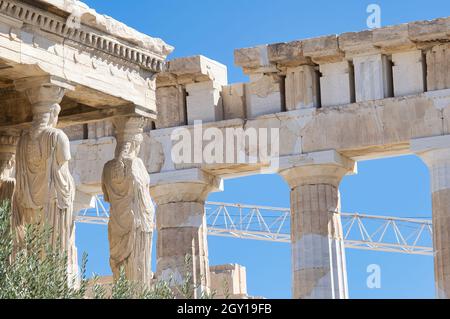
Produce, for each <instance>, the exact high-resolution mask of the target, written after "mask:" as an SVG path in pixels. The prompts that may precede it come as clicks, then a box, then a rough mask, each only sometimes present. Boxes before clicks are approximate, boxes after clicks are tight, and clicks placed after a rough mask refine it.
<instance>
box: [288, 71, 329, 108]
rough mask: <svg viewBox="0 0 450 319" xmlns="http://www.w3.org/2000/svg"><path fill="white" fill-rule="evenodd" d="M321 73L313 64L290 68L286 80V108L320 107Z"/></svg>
mask: <svg viewBox="0 0 450 319" xmlns="http://www.w3.org/2000/svg"><path fill="white" fill-rule="evenodd" d="M319 87H320V82H319V75H318V72H317V70H316V68H315V66H312V65H302V66H299V67H296V68H288V69H287V74H286V81H285V92H286V110H287V111H292V110H296V109H304V108H312V107H319V105H320V92H319Z"/></svg>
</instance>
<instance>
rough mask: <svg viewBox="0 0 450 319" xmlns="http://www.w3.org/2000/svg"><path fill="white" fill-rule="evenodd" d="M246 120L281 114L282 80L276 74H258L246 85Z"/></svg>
mask: <svg viewBox="0 0 450 319" xmlns="http://www.w3.org/2000/svg"><path fill="white" fill-rule="evenodd" d="M246 96H247V118H249V119H253V118H256V117H258V116H261V115H266V114H273V113H279V112H282V111H283V109H284V104H285V103H284V79H283V78H282V77H280V76H279V75H277V74H258V75H254V76H252V77H251V78H250V83H249V84H247V85H246Z"/></svg>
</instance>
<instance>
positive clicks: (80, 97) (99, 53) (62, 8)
mask: <svg viewBox="0 0 450 319" xmlns="http://www.w3.org/2000/svg"><path fill="white" fill-rule="evenodd" d="M0 47H1V48H2V51H1V53H0V90H1V91H0V96H1V97H2V98H1V99H0V101H2V102H0V105H2V104H4V103H7V104H8V105H7V106H8V108H7V109H6V108H4V110H2V113H3V112H6V113H5V114H1V115H0V118H2V117H5V118H7V119H8V118H11V120H7V121H3V122H1V123H0V129H11V128H19V129H23V128H24V127H29V125H30V122H31V118H30V114H31V112H30V105H29V103H27V102H26V99H25V98H24V96H23V94H21V93H20V92H17V91H16V90H15V87H14V83H15V82H16V81H19V80H22V79H27V78H34V77H50V78H52V79H53V81H58V82H67V83H68V84H70V85H71V86H72V87H73V89H71V90H69V91H67V92H66V95H65V97H64V99H63V101H62V102H61V108H62V110H61V114H60V122H59V125H60V127H67V126H72V125H77V124H82V123H83V124H86V123H92V122H97V121H103V120H105V119H112V118H114V117H118V116H127V115H132V116H133V115H137V116H144V117H149V118H153V119H155V118H156V92H155V91H156V85H155V82H156V79H155V74H157V73H158V72H161V71H162V70H163V69H164V63H165V58H166V57H167V55H168V54H170V52H171V51H172V50H173V48H172V47H171V46H169V45H167V44H166V43H165V42H164V41H162V40H161V39H156V38H152V37H149V36H147V35H144V34H141V33H139V32H137V31H135V30H134V29H132V28H130V27H128V26H126V25H124V24H122V23H120V22H118V21H116V20H114V19H112V18H110V17H107V16H103V15H100V14H97V13H96V12H95V11H94V10H92V9H90V8H89V7H87V6H86V5H85V4H83V3H81V2H79V1H75V0H70V1H60V0H48V1H47V0H45V1H44V0H41V1H33V2H30V1H18V0H2V1H0ZM3 96H6V100H5V99H4V98H3ZM3 101H5V102H3ZM20 101H25V102H24V103H22V102H20ZM2 109H3V108H2ZM11 110H13V111H11ZM71 135H73V136H78V137H80V136H83V137H85V136H86V135H88V134H83V132H75V131H73V130H72V132H71Z"/></svg>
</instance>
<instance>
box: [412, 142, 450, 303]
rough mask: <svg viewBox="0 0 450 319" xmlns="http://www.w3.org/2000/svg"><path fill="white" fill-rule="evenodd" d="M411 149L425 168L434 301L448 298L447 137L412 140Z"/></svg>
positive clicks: (449, 154) (449, 209) (449, 191)
mask: <svg viewBox="0 0 450 319" xmlns="http://www.w3.org/2000/svg"><path fill="white" fill-rule="evenodd" d="M411 149H412V151H413V152H415V153H416V154H417V155H418V156H419V157H420V158H421V159H422V160H423V161H424V162H425V164H426V165H427V166H428V169H429V171H430V178H431V196H432V207H433V208H432V210H433V246H434V251H435V256H434V273H435V287H436V297H437V298H439V299H448V298H450V135H447V136H439V137H432V138H424V139H418V140H414V141H412V143H411Z"/></svg>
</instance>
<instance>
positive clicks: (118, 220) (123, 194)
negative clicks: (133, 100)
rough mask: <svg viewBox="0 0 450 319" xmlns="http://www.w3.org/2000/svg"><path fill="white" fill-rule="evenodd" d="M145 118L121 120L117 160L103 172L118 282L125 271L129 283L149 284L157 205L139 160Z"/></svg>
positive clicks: (113, 261) (117, 121) (106, 166)
mask: <svg viewBox="0 0 450 319" xmlns="http://www.w3.org/2000/svg"><path fill="white" fill-rule="evenodd" d="M144 123H145V119H144V118H141V117H127V118H124V117H122V118H118V119H116V120H114V126H115V129H116V140H117V146H116V154H115V158H114V159H113V160H111V161H109V162H108V163H106V165H105V167H104V169H103V176H102V188H103V193H104V198H105V200H106V201H107V202H109V203H110V204H111V209H110V219H109V225H108V238H109V246H110V265H111V269H112V271H113V274H114V278H115V279H117V278H118V276H119V275H120V270H121V269H122V268H123V269H124V271H125V275H126V277H127V279H128V280H131V281H134V282H139V283H142V284H145V285H149V284H150V281H151V279H152V277H153V273H152V271H151V252H152V236H153V227H154V222H153V220H154V206H153V203H152V201H151V198H150V192H149V186H150V176H149V174H148V172H147V169H146V167H145V165H144V163H143V161H142V160H141V159H140V158H139V157H138V154H139V151H140V145H141V143H142V141H143V134H142V133H143V127H144Z"/></svg>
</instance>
